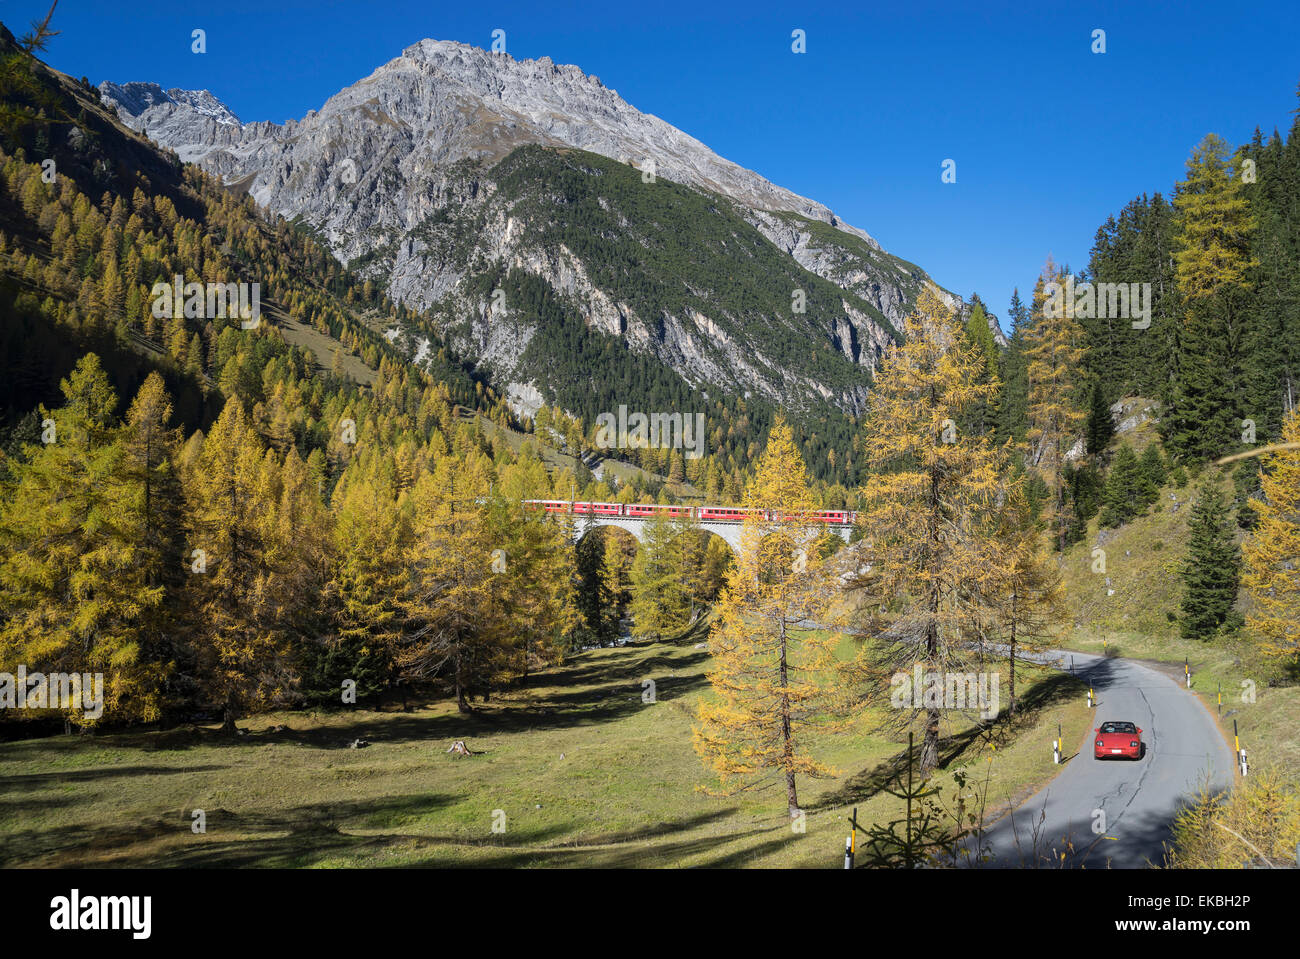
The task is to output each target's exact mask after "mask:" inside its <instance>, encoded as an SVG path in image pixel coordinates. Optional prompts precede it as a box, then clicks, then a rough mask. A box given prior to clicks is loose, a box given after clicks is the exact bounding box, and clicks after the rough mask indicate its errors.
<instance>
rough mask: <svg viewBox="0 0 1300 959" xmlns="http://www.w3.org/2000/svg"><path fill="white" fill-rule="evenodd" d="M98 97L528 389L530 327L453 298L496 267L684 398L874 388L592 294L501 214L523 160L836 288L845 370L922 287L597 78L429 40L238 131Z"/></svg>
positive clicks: (104, 87)
mask: <svg viewBox="0 0 1300 959" xmlns="http://www.w3.org/2000/svg"><path fill="white" fill-rule="evenodd" d="M99 90H100V93H101V97H102V98H103V100H104V101H105V102H106V103H108V104H109V105H111V106H112V107H114V108H115V109H116V110H117V112H118V115H119V116H120V117H121V119H122V120H123V121H124V122H125V123H126V124H127V125H129V126H131V127H133V128H134V129H136V130H139V131H141V132H143V133H145V134H146V135H148V136H149V137H150V138H152V139H153V140H154V141H155V142H157V143H159V144H160V145H162V146H165V147H169V148H171V149H173V150H175V151H176V153H177V154H178V155H179V156H180V157H181V159H183V160H187V161H191V162H195V163H198V164H200V165H201V166H203V167H204V168H205V169H207V170H209V171H210V172H213V173H215V174H217V175H219V176H221V177H222V178H223V179H224V180H225V182H226V183H227V184H229V185H232V186H237V187H239V188H241V189H243V190H246V191H247V192H248V193H249V194H250V195H251V196H252V198H253V199H254V200H255V201H256V202H257V203H258V204H260V205H261V206H263V207H265V208H267V209H269V210H270V211H271V212H273V213H276V214H279V215H281V216H284V217H286V218H291V219H300V220H301V221H303V222H304V223H306V224H307V225H309V226H310V227H311V228H313V229H314V230H316V231H317V232H318V234H319V235H320V236H321V237H322V238H323V239H324V240H325V242H327V243H328V244H329V246H330V247H331V249H332V251H333V252H334V254H335V256H337V257H338V258H339V259H340V260H341V261H343V262H346V263H354V264H358V265H359V268H360V269H361V271H362V272H363V273H364V274H366V275H373V276H375V278H376V279H378V280H380V281H381V282H382V283H384V284H385V287H386V289H387V291H388V293H389V294H390V295H391V296H392V297H393V298H394V299H396V300H398V301H399V302H402V303H404V304H406V305H408V306H411V307H413V308H415V309H418V310H425V309H430V308H438V309H441V310H442V312H443V314H444V315H445V316H446V317H447V322H448V323H449V324H450V325H452V326H454V327H455V329H454V330H452V331H451V333H452V335H451V339H452V341H453V342H454V343H455V344H456V345H457V346H458V348H461V349H464V350H465V351H466V352H467V353H468V354H469V355H471V356H473V357H474V358H475V359H477V360H480V361H483V362H486V363H488V364H490V365H492V366H493V368H495V369H497V370H499V371H502V372H504V373H506V374H507V375H510V374H517V375H518V376H521V377H524V376H529V375H530V374H529V371H519V370H515V369H513V367H512V362H513V358H515V357H518V356H519V355H520V354H521V353H522V352H523V350H524V349H525V348H526V346H527V344H528V342H529V337H530V336H531V330H530V329H529V328H528V327H527V324H524V323H521V322H518V321H514V320H511V319H510V318H508V317H499V316H492V315H491V314H490V312H489V307H488V306H487V304H485V303H484V302H482V299H481V297H477V298H476V297H474V296H470V295H468V294H467V293H466V292H465V290H464V286H465V284H466V282H467V280H468V279H469V278H471V277H472V276H474V275H477V274H481V273H482V272H483V270H484V269H487V268H489V267H491V266H492V265H493V264H496V265H500V266H503V267H511V266H514V267H518V268H521V269H523V270H526V271H528V272H530V273H534V274H536V275H538V276H541V277H543V278H545V279H546V280H547V282H548V283H549V284H550V285H551V287H552V288H554V289H555V290H556V291H557V292H558V293H560V294H561V295H563V296H565V297H566V298H568V299H569V300H571V301H572V302H573V303H575V304H578V305H579V308H580V309H581V310H582V311H583V315H584V317H585V318H586V321H587V322H588V323H589V325H590V326H592V327H593V328H595V329H599V330H602V331H605V332H608V333H611V334H614V335H617V336H621V337H623V338H624V339H625V341H626V342H627V344H628V346H629V347H630V348H632V349H634V350H647V351H650V352H653V353H655V354H656V355H657V356H658V357H659V358H660V359H661V360H662V361H663V362H665V363H667V364H668V365H670V366H671V367H672V368H673V369H674V370H676V371H677V372H678V373H680V374H681V375H682V376H683V377H684V378H685V379H687V380H688V382H691V383H692V384H693V385H703V384H709V383H722V384H726V385H729V386H734V385H737V384H741V383H743V384H747V388H751V389H754V390H757V391H758V392H760V393H762V394H765V395H768V396H770V397H772V398H773V399H775V400H778V401H780V402H782V403H790V402H791V400H792V398H791V396H790V395H789V393H790V391H791V390H795V391H796V392H798V393H800V394H802V396H803V397H804V398H806V399H809V400H812V399H814V398H820V399H824V400H827V401H829V402H831V403H833V404H835V405H839V406H841V407H842V408H844V409H847V410H854V411H856V410H857V409H859V408H860V407H861V405H862V401H863V398H864V397H865V390H866V383H867V380H866V377H865V376H864V377H863V383H862V386H861V388H858V387H857V386H853V387H848V388H838V389H835V390H831V389H828V388H827V387H826V386H824V385H823V384H821V383H819V382H817V377H816V376H813V375H809V374H807V373H805V374H803V375H797V374H795V373H794V372H792V371H786V372H787V373H788V374H789V375H778V374H779V373H780V371H779V370H777V369H776V367H777V366H779V364H775V363H774V362H769V361H765V360H764V359H763V353H764V349H763V344H762V341H761V335H760V334H758V333H754V334H752V335H751V336H749V337H747V338H745V340H744V342H730V343H729V342H728V337H730V338H731V339H732V340H733V341H734V340H735V339H736V336H737V333H736V327H735V324H734V323H733V322H731V320H734V318H730V319H729V318H728V317H726V316H724V315H722V314H721V313H720V312H718V311H717V310H713V309H704V308H703V307H701V308H700V309H699V310H696V311H695V313H696V314H698V315H686V314H681V315H672V316H665V317H660V316H654V317H648V316H639V315H638V312H637V311H636V310H635V309H633V308H632V307H631V306H629V304H628V303H627V302H625V301H624V300H623V299H621V298H620V297H619V296H618V295H616V293H615V292H614V291H611V290H609V289H603V288H601V286H600V284H598V283H596V282H594V281H593V280H592V278H591V272H590V270H589V268H588V267H589V264H586V263H584V262H583V260H582V258H581V257H579V256H577V255H575V253H574V252H573V251H572V250H570V249H568V248H566V247H565V246H563V245H555V244H552V245H545V244H538V243H537V242H535V241H536V237H533V236H530V235H528V234H529V230H528V228H526V227H525V226H524V221H523V220H521V219H519V218H515V217H513V216H512V215H511V212H510V209H509V205H508V204H503V203H497V202H494V194H495V192H496V190H497V184H496V183H495V181H494V179H493V176H492V170H493V168H494V166H495V164H496V163H497V162H498V161H500V160H501V159H503V158H504V157H506V156H508V155H510V154H511V153H512V152H513V151H514V150H516V148H518V147H520V146H522V145H525V144H539V145H542V146H545V147H554V148H565V149H571V148H576V149H580V150H585V151H589V152H591V153H595V154H599V155H601V156H605V157H609V158H611V159H614V160H621V161H622V162H624V163H628V164H631V165H634V166H635V167H636V168H637V169H638V170H640V171H641V172H642V176H643V178H648V177H649V176H650V174H651V173H653V175H654V177H656V178H659V177H662V178H664V179H666V180H670V181H673V182H676V183H680V184H684V185H687V186H689V187H691V188H693V189H695V190H699V191H704V192H706V193H708V194H710V195H716V196H718V197H720V198H725V200H726V201H729V203H730V204H731V205H732V206H733V207H734V209H735V210H736V211H737V212H738V213H739V214H740V215H741V216H742V217H743V218H744V219H745V220H746V221H748V222H749V223H750V224H751V225H752V226H753V227H755V228H756V229H757V230H758V231H759V232H760V233H761V234H762V235H763V236H764V237H765V238H766V239H767V240H768V241H770V242H771V243H772V244H773V245H774V246H775V247H776V248H777V249H778V250H780V251H782V252H783V253H784V254H785V255H787V256H789V257H790V258H791V259H792V260H793V261H794V262H795V263H796V264H798V266H799V267H801V268H803V269H805V270H807V271H809V272H811V273H813V274H815V275H816V276H819V277H822V278H823V279H825V280H828V281H829V282H831V283H833V284H835V285H836V286H838V287H839V288H840V289H842V290H843V291H844V292H845V294H846V297H845V301H844V311H843V314H842V315H840V316H835V317H829V318H826V319H825V320H824V322H823V323H822V328H821V329H820V330H819V332H818V334H817V335H819V336H822V337H824V338H825V339H826V340H827V341H828V342H830V343H832V344H833V346H834V348H835V350H836V351H838V352H839V353H841V354H842V355H843V356H844V357H845V358H846V359H848V360H849V361H850V362H851V363H853V364H855V365H857V366H860V367H864V368H866V369H874V368H875V366H876V364H877V363H878V360H879V356H880V354H881V352H882V350H883V349H884V348H885V347H886V346H887V345H888V343H889V342H890V341H891V340H892V339H893V336H894V330H897V329H898V328H901V326H902V319H903V317H904V315H905V314H906V312H907V311H908V310H909V309H910V307H911V304H912V303H913V302H914V300H915V298H916V296H917V294H918V293H919V291H920V289H921V288H922V286H923V285H924V284H926V283H932V282H933V281H931V280H930V278H929V277H928V276H926V274H925V273H924V272H923V271H921V270H920V269H919V268H917V267H915V266H913V265H911V264H908V263H906V261H903V260H901V259H899V258H897V257H894V256H893V255H891V254H889V253H888V252H886V251H885V250H884V249H882V248H881V246H880V244H879V243H877V242H876V240H875V239H873V238H872V237H871V236H870V235H869V234H867V233H866V232H865V231H863V230H860V229H857V228H855V227H852V226H849V225H847V224H845V223H843V222H842V221H840V220H839V219H838V218H837V217H836V216H835V215H834V214H833V213H832V212H831V210H830V209H829V208H827V207H826V206H824V205H823V204H821V203H818V202H816V201H814V200H810V199H808V198H806V197H802V196H799V195H798V194H795V193H793V192H791V191H789V190H786V189H784V188H782V187H779V186H777V185H775V184H773V183H770V182H769V181H767V180H766V179H764V178H763V177H761V176H759V175H758V174H757V173H754V172H753V171H751V170H747V169H745V168H743V167H741V166H739V165H737V164H735V163H732V162H730V161H729V160H726V159H724V158H723V157H720V156H718V155H717V154H716V153H714V152H713V151H712V150H710V149H709V148H708V147H707V146H705V145H704V144H703V143H701V142H700V141H699V140H697V139H695V138H694V137H691V136H690V135H688V134H686V133H684V132H682V131H681V130H678V129H677V128H675V127H673V126H671V125H670V124H668V123H666V122H664V121H663V120H661V119H660V118H658V117H655V116H652V115H650V114H646V113H642V112H640V111H638V110H636V109H635V108H634V107H632V106H631V105H630V104H628V103H627V102H626V101H625V100H623V98H622V97H620V96H619V95H618V93H617V92H616V91H614V90H611V89H609V88H607V87H606V86H605V85H604V84H603V83H602V82H601V81H600V79H599V78H598V77H594V76H589V75H587V74H585V73H583V71H582V70H580V69H579V68H578V67H576V66H571V65H560V64H556V63H554V62H552V61H551V60H550V59H549V58H548V57H542V58H540V59H537V60H515V59H513V58H511V57H509V56H506V55H505V54H497V53H491V52H488V51H486V50H482V49H479V48H477V47H472V46H467V45H465V44H460V43H454V42H449V41H437V40H422V41H420V42H419V43H416V44H414V45H412V46H410V47H408V48H407V49H406V50H404V51H403V52H402V55H401V56H399V57H397V58H396V59H394V60H392V61H390V62H388V63H386V64H384V65H383V66H381V67H379V68H378V69H377V70H375V71H374V73H372V74H371V75H370V76H368V77H366V78H364V79H362V80H360V81H358V82H357V83H355V84H353V85H351V86H349V87H347V88H345V89H344V90H341V91H340V92H339V93H337V94H335V95H334V96H332V97H330V98H329V100H327V101H326V102H325V103H324V104H323V105H322V107H321V108H320V110H318V111H317V110H313V111H311V112H309V113H308V114H307V115H306V116H305V117H303V118H302V119H301V120H291V121H289V122H287V123H284V124H275V123H267V122H253V123H244V122H242V121H241V120H240V119H239V118H238V117H237V116H236V115H235V113H234V112H233V111H231V110H230V109H229V108H228V107H226V106H225V105H224V104H223V103H221V101H220V100H218V99H217V98H216V97H215V96H213V95H212V94H211V93H209V92H208V91H185V90H177V89H170V90H163V89H162V88H161V87H159V86H158V85H157V84H153V83H138V82H133V83H123V84H116V83H108V82H106V83H102V84H101V85H100V87H99ZM719 202H722V201H721V200H720V201H719ZM628 228H629V229H631V230H635V229H636V224H632V223H629V224H628ZM941 292H942V291H941ZM943 295H944V296H945V297H946V298H948V299H949V302H950V303H951V304H952V305H953V306H954V307H960V306H961V305H962V304H961V301H960V300H958V299H957V298H956V297H952V296H951V294H947V293H943ZM751 325H752V324H751ZM891 327H892V328H891ZM994 327H995V329H996V324H994ZM709 331H713V332H711V333H710V332H709ZM728 331H730V332H728ZM997 335H998V336H1000V335H1001V333H1000V331H998V332H997ZM710 337H714V339H711V340H710V341H709V342H704V340H709V339H710ZM520 382H521V385H520V386H519V388H518V389H516V390H515V394H516V395H517V396H518V398H519V401H520V403H521V405H523V406H527V405H528V404H529V403H530V402H532V401H533V400H534V399H535V397H534V396H533V393H532V392H530V391H529V388H526V387H527V385H528V383H529V382H531V379H529V380H524V381H520ZM794 399H795V400H798V399H799V397H795V398H794Z"/></svg>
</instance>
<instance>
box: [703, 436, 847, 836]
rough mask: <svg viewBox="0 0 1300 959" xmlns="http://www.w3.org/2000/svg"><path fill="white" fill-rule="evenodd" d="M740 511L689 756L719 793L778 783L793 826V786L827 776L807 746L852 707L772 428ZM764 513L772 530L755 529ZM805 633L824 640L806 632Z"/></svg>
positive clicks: (798, 502) (818, 562)
mask: <svg viewBox="0 0 1300 959" xmlns="http://www.w3.org/2000/svg"><path fill="white" fill-rule="evenodd" d="M744 502H745V507H746V509H747V510H749V511H751V513H750V515H749V516H748V517H747V518H746V519H745V522H744V524H743V527H742V532H741V543H742V545H741V551H740V557H739V559H738V560H737V561H736V566H735V568H734V569H733V570H732V572H731V575H730V576H729V577H728V579H727V586H726V589H725V590H724V591H723V595H722V598H721V600H720V601H719V604H718V620H717V622H716V623H715V624H714V627H713V631H712V633H711V634H710V638H709V648H710V651H711V652H712V654H713V666H712V668H711V669H710V670H709V673H708V679H709V684H710V685H711V686H712V688H713V693H714V697H713V698H712V699H710V700H705V701H702V702H701V703H700V706H699V709H698V712H697V720H698V722H697V724H696V726H695V728H694V740H695V751H696V752H697V753H698V754H699V756H700V758H701V759H702V760H703V761H704V763H705V764H706V765H707V766H708V767H709V768H710V769H711V770H712V771H713V772H714V773H715V774H716V775H717V776H718V778H719V780H720V781H721V785H722V788H723V790H728V789H730V788H731V787H732V785H733V783H737V782H738V783H739V784H740V785H745V784H748V783H750V782H752V781H753V780H754V779H755V778H756V777H764V776H773V775H774V776H777V777H780V779H783V780H784V785H785V795H786V807H787V811H788V812H789V814H790V815H791V816H792V817H793V816H797V815H798V814H799V794H798V782H797V781H798V777H800V776H808V777H813V778H817V777H821V776H825V775H828V774H829V773H830V770H828V769H827V768H826V767H825V766H824V765H823V764H822V763H821V762H819V761H817V760H816V759H815V758H813V756H812V755H811V754H810V752H809V748H810V745H811V744H810V742H809V740H811V739H813V738H814V737H815V736H816V735H818V734H819V733H826V732H830V731H833V730H835V729H839V728H843V724H844V723H845V722H847V719H848V716H849V708H850V697H849V695H848V694H847V688H846V686H845V684H844V682H843V679H844V665H843V664H841V663H840V662H839V661H838V660H837V659H836V655H835V645H836V642H837V639H838V637H837V635H836V634H835V632H834V628H835V625H836V618H835V617H834V616H833V615H832V614H831V610H830V604H831V601H832V599H833V590H832V589H831V588H830V586H831V582H832V580H831V579H830V572H829V569H828V566H827V564H826V562H825V560H824V558H823V554H822V552H821V551H820V550H819V549H817V548H816V546H817V544H816V542H815V540H816V536H817V530H816V529H815V528H814V526H813V524H812V523H811V522H810V520H809V519H808V518H807V517H808V514H809V513H810V512H811V511H813V510H815V509H816V508H817V507H816V503H815V501H814V500H813V497H812V494H811V492H810V490H809V489H808V484H807V479H806V472H805V467H804V463H803V459H802V457H801V456H800V454H799V450H798V448H797V447H796V446H795V444H794V437H793V434H792V433H791V431H790V428H789V427H788V426H786V424H785V422H784V421H783V420H781V419H780V418H778V419H777V420H776V422H775V423H774V425H773V427H772V430H771V432H770V433H769V434H768V441H767V446H766V448H765V449H764V451H763V454H762V456H761V457H760V458H759V461H758V465H757V467H756V470H755V473H754V476H753V478H752V479H751V480H750V481H749V482H748V483H747V484H746V486H745V501H744ZM762 510H771V511H773V512H772V514H771V515H774V516H776V517H777V518H776V519H774V520H772V521H767V520H761V519H758V518H757V516H758V515H759V514H760V512H761V511H762ZM809 622H813V623H817V624H819V626H821V627H823V628H820V629H810V628H808V623H809Z"/></svg>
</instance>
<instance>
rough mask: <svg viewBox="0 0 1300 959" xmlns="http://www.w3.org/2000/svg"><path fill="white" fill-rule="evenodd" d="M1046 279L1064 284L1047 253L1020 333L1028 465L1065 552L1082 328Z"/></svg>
mask: <svg viewBox="0 0 1300 959" xmlns="http://www.w3.org/2000/svg"><path fill="white" fill-rule="evenodd" d="M1048 283H1057V284H1060V285H1061V286H1064V284H1065V274H1064V273H1063V272H1062V271H1061V270H1060V269H1058V268H1057V266H1056V264H1055V263H1053V262H1052V259H1051V257H1048V260H1047V263H1046V265H1045V266H1044V267H1043V273H1042V276H1040V277H1039V279H1038V283H1037V285H1036V286H1035V287H1034V300H1033V323H1032V325H1031V326H1030V327H1029V330H1028V332H1027V333H1026V335H1025V340H1026V346H1025V356H1026V358H1027V360H1028V371H1029V429H1028V430H1027V431H1026V433H1025V439H1026V441H1027V442H1028V444H1029V453H1028V460H1029V465H1030V466H1032V467H1033V468H1034V469H1036V470H1038V471H1039V473H1041V474H1042V477H1043V479H1044V481H1045V482H1046V483H1047V488H1048V490H1049V491H1050V492H1051V499H1050V502H1049V504H1048V517H1047V519H1048V528H1049V529H1051V530H1052V535H1053V538H1054V539H1055V541H1056V545H1057V549H1058V550H1060V551H1062V552H1064V551H1065V538H1066V531H1067V526H1068V524H1069V513H1068V512H1067V510H1066V505H1065V488H1066V481H1065V464H1066V455H1067V454H1068V453H1069V452H1070V450H1071V448H1072V447H1073V446H1074V445H1075V443H1076V442H1077V441H1078V439H1079V437H1080V436H1081V435H1082V433H1083V427H1084V423H1085V422H1086V421H1087V414H1086V413H1085V412H1084V410H1083V406H1082V399H1081V397H1082V391H1081V386H1080V377H1081V376H1082V373H1083V354H1084V337H1083V327H1082V326H1080V325H1079V321H1078V320H1076V319H1075V318H1074V316H1073V313H1074V310H1073V304H1071V303H1069V302H1068V298H1067V297H1066V296H1065V294H1064V292H1063V293H1062V295H1061V296H1059V297H1056V298H1052V297H1049V296H1048V295H1047V293H1046V285H1047V284H1048Z"/></svg>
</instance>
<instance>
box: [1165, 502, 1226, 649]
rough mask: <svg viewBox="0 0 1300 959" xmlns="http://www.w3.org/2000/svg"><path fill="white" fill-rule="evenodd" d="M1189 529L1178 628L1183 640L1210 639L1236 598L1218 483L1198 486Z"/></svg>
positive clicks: (1223, 504)
mask: <svg viewBox="0 0 1300 959" xmlns="http://www.w3.org/2000/svg"><path fill="white" fill-rule="evenodd" d="M1190 529H1191V540H1190V541H1189V542H1188V544H1187V557H1186V559H1185V561H1184V563H1183V571H1182V572H1183V590H1184V592H1183V602H1182V618H1181V620H1180V621H1179V629H1180V632H1181V633H1182V635H1183V638H1184V639H1210V638H1212V637H1213V636H1214V635H1215V633H1217V632H1218V630H1219V628H1220V627H1221V626H1223V624H1224V622H1225V621H1226V620H1227V618H1228V614H1229V613H1231V612H1232V607H1233V605H1234V604H1235V603H1236V601H1237V577H1238V571H1239V561H1238V555H1237V547H1236V544H1235V543H1234V542H1233V532H1234V528H1233V524H1232V523H1231V522H1230V521H1229V516H1228V509H1227V498H1226V497H1225V496H1224V495H1223V490H1221V489H1220V488H1219V486H1218V484H1217V483H1215V482H1213V481H1207V482H1205V483H1203V484H1202V485H1201V488H1200V490H1199V491H1198V494H1197V497H1196V501H1195V503H1194V504H1193V506H1192V519H1191V524H1190Z"/></svg>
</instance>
